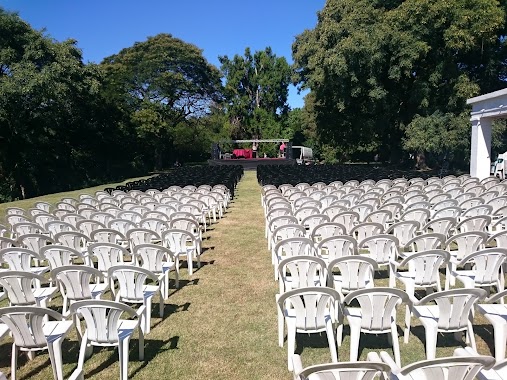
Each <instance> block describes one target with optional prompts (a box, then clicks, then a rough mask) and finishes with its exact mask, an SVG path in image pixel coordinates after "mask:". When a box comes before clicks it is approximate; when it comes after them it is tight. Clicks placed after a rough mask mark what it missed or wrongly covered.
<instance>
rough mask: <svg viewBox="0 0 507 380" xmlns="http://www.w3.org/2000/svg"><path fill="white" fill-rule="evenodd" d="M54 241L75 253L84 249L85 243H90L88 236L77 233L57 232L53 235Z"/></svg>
mask: <svg viewBox="0 0 507 380" xmlns="http://www.w3.org/2000/svg"><path fill="white" fill-rule="evenodd" d="M54 239H55V241H57V242H59V243H60V244H61V245H65V246H67V247H70V248H73V249H75V250H77V251H79V250H81V251H82V250H83V249H86V243H87V242H89V241H90V238H89V237H88V236H86V235H85V234H83V233H81V232H77V231H64V232H58V233H57V234H55V236H54Z"/></svg>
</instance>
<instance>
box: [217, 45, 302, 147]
mask: <svg viewBox="0 0 507 380" xmlns="http://www.w3.org/2000/svg"><path fill="white" fill-rule="evenodd" d="M219 61H220V63H221V65H222V66H221V69H222V73H223V75H224V77H225V81H226V82H225V89H224V90H225V91H224V93H225V101H226V112H227V115H228V117H229V120H230V121H231V123H232V124H233V126H234V130H233V135H234V136H235V137H237V138H254V137H255V136H257V137H259V138H260V137H265V138H266V137H280V135H281V134H283V131H282V129H283V126H282V123H281V119H282V118H283V117H285V116H286V115H287V113H288V111H289V106H288V103H287V98H288V93H289V92H288V91H289V89H288V87H289V84H290V83H291V75H292V71H291V67H290V65H289V64H288V63H287V60H286V59H285V58H284V57H277V56H276V54H274V53H273V51H272V49H271V48H270V47H267V48H266V49H264V50H261V51H256V52H255V53H254V54H253V55H252V53H251V51H250V48H246V49H245V54H244V56H240V55H237V54H236V55H235V56H234V57H233V58H232V59H230V58H229V57H228V56H222V57H219Z"/></svg>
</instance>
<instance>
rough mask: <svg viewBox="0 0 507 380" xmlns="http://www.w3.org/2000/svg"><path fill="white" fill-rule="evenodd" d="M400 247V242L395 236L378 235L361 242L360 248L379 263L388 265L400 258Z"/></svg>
mask: <svg viewBox="0 0 507 380" xmlns="http://www.w3.org/2000/svg"><path fill="white" fill-rule="evenodd" d="M399 245H400V241H399V240H398V238H396V237H395V236H393V235H377V236H371V237H369V238H366V239H364V240H362V241H360V242H359V244H358V248H359V249H366V250H367V251H368V252H367V254H368V255H369V256H370V257H371V258H372V259H374V260H375V261H376V262H377V263H379V264H387V263H389V261H390V260H396V258H397V257H398V247H399ZM361 253H362V252H361Z"/></svg>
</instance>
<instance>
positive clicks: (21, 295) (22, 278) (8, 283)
mask: <svg viewBox="0 0 507 380" xmlns="http://www.w3.org/2000/svg"><path fill="white" fill-rule="evenodd" d="M35 281H39V282H40V283H46V282H47V280H46V279H45V278H44V277H43V276H40V275H38V274H35V273H32V272H25V271H16V270H8V271H1V272H0V284H1V285H2V287H3V288H4V290H5V291H6V292H7V297H9V302H10V304H11V305H12V306H15V305H18V306H26V305H35V304H36V302H37V301H36V299H35V295H34V293H33V288H34V287H35Z"/></svg>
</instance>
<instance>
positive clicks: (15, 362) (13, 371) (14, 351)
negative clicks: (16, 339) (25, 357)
mask: <svg viewBox="0 0 507 380" xmlns="http://www.w3.org/2000/svg"><path fill="white" fill-rule="evenodd" d="M18 354H19V348H18V346H16V345H15V344H14V343H13V344H12V354H11V355H12V357H11V379H12V380H16V369H17V368H18Z"/></svg>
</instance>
